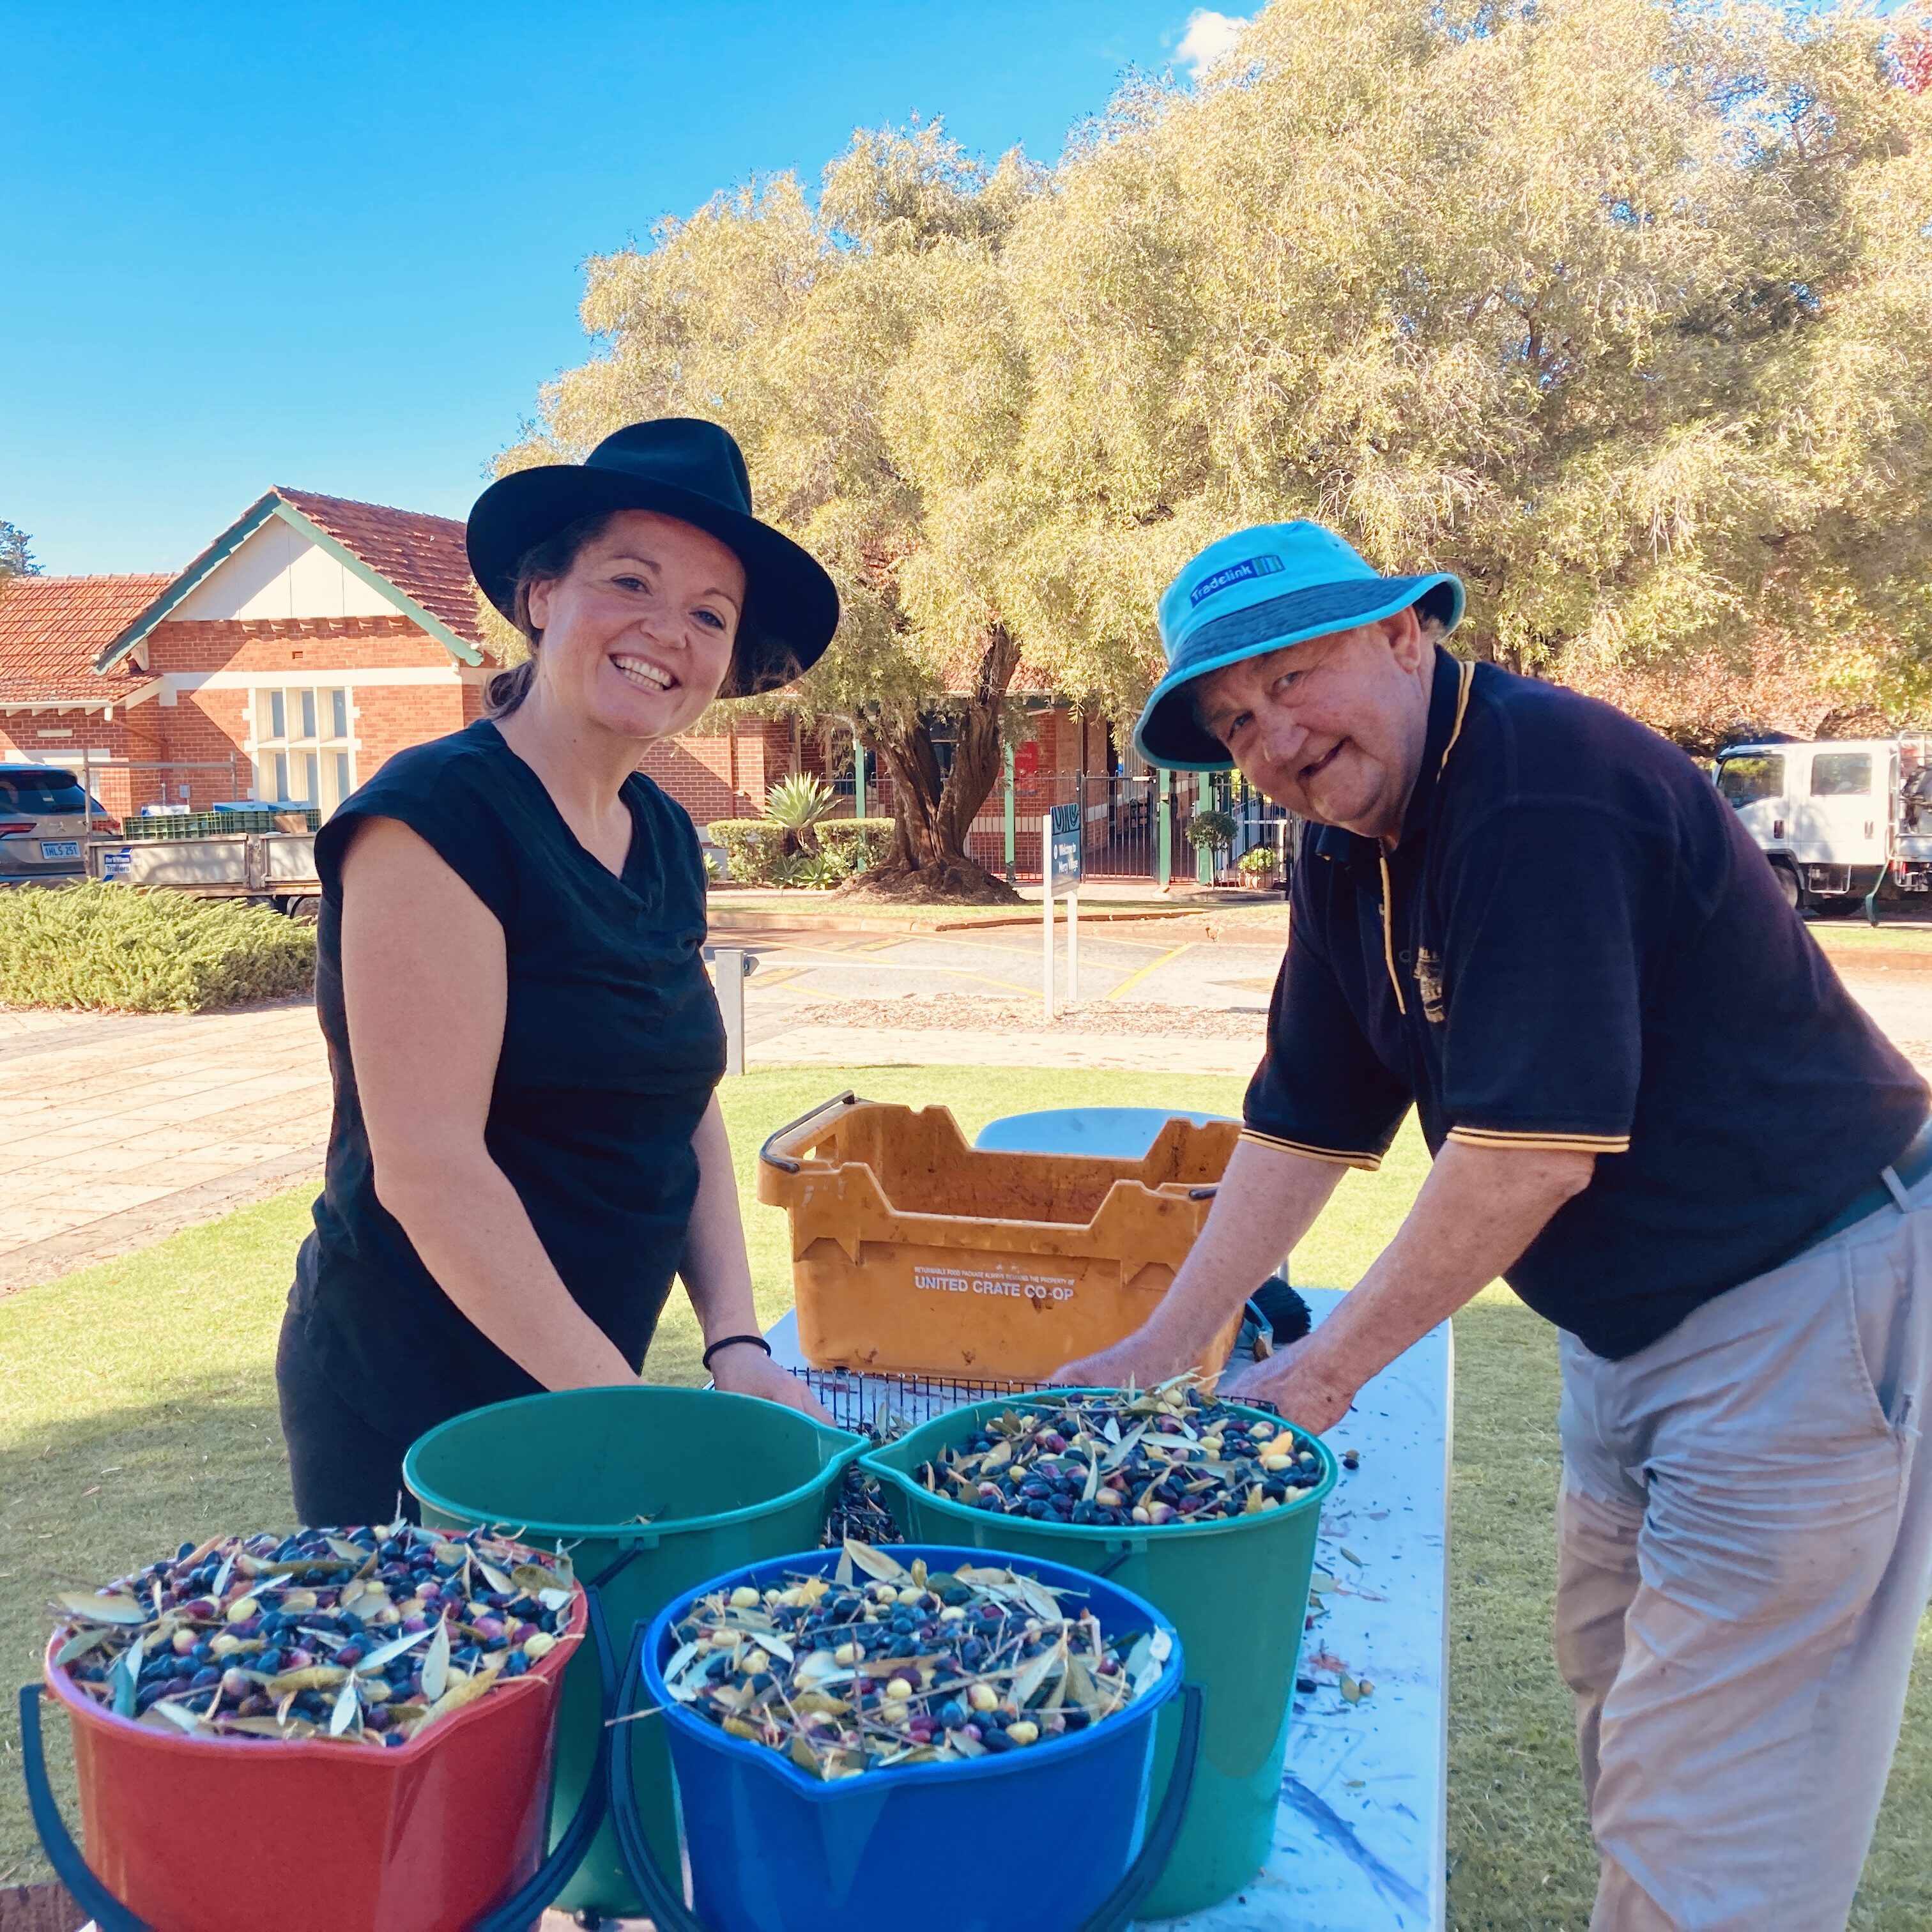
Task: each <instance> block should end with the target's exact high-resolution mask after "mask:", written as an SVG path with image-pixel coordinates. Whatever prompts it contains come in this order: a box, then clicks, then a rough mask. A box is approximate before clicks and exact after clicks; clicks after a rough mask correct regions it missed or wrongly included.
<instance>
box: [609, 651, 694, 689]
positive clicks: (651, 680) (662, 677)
mask: <svg viewBox="0 0 1932 1932" xmlns="http://www.w3.org/2000/svg"><path fill="white" fill-rule="evenodd" d="M610 661H611V663H612V664H614V665H615V666H616V668H617V671H618V674H619V676H622V678H623V679H625V682H627V683H630V684H634V685H636V686H637V688H638V689H639V690H640V691H674V690H676V688H677V685H678V683H679V679H677V678H676V677H675V676H673V675H672V673H670V672H669V671H667V670H665V669H664V666H663V665H662V664H653V663H652V661H651V660H650V659H649V658H640V657H633V656H631V655H628V653H619V652H612V654H611V657H610Z"/></svg>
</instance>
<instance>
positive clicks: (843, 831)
mask: <svg viewBox="0 0 1932 1932" xmlns="http://www.w3.org/2000/svg"><path fill="white" fill-rule="evenodd" d="M896 822H897V821H896V820H892V819H889V818H823V819H820V820H819V822H818V824H817V827H816V828H815V829H816V830H817V834H818V843H819V847H820V850H823V851H825V852H828V853H831V854H832V855H833V856H835V857H836V858H839V859H843V860H844V863H845V869H846V871H847V872H848V873H851V872H862V871H865V870H867V869H868V868H869V867H871V866H873V865H877V864H878V863H879V862H880V860H882V859H883V858H884V857H885V856H886V853H888V852H889V851H890V850H892V827H893V826H894V824H895V823H896Z"/></svg>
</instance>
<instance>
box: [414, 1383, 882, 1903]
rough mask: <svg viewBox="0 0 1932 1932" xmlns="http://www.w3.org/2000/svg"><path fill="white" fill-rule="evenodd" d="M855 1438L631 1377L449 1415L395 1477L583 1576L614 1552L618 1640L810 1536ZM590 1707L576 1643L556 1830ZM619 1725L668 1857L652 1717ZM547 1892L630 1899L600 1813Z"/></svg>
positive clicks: (582, 1756) (649, 1824)
mask: <svg viewBox="0 0 1932 1932" xmlns="http://www.w3.org/2000/svg"><path fill="white" fill-rule="evenodd" d="M863 1448H865V1442H864V1441H863V1439H862V1438H860V1437H858V1436H850V1435H847V1433H845V1432H844V1430H838V1429H829V1428H827V1427H825V1426H824V1424H822V1423H817V1422H814V1421H812V1420H811V1418H809V1417H808V1416H805V1415H800V1414H799V1412H797V1411H796V1409H782V1408H780V1407H779V1406H778V1405H777V1404H776V1403H769V1402H759V1401H757V1400H754V1399H753V1398H752V1397H749V1396H739V1395H724V1394H719V1393H718V1392H717V1391H713V1390H708V1389H678V1388H645V1387H643V1385H639V1384H627V1385H624V1386H622V1387H620V1388H598V1389H566V1390H561V1391H557V1392H556V1393H555V1394H549V1395H533V1396H526V1397H522V1398H521V1399H520V1400H517V1401H515V1402H502V1403H496V1404H495V1405H494V1406H492V1407H490V1408H488V1409H472V1410H471V1411H470V1412H469V1414H468V1415H459V1416H456V1417H455V1418H452V1420H451V1421H448V1422H446V1423H443V1424H440V1426H439V1427H437V1428H434V1429H432V1430H431V1431H430V1432H429V1433H428V1435H427V1436H424V1437H422V1439H421V1440H420V1441H419V1442H416V1444H415V1445H413V1447H412V1448H411V1449H410V1452H409V1454H408V1455H407V1456H406V1457H404V1459H403V1480H404V1481H405V1482H406V1483H407V1484H409V1487H410V1494H411V1495H412V1496H415V1497H416V1499H417V1501H418V1502H420V1503H421V1504H422V1517H423V1521H424V1522H425V1523H426V1524H428V1525H430V1526H431V1527H433V1528H441V1529H469V1528H470V1527H472V1526H474V1525H476V1524H480V1523H507V1524H514V1525H515V1526H517V1529H518V1531H519V1532H520V1535H522V1537H523V1540H524V1541H526V1542H531V1543H542V1544H551V1545H561V1546H562V1547H565V1548H567V1549H568V1550H569V1552H570V1554H571V1559H572V1561H573V1562H574V1564H575V1565H576V1568H577V1576H578V1577H579V1578H580V1580H583V1582H586V1583H594V1582H595V1581H596V1580H597V1579H598V1577H605V1576H607V1580H606V1581H605V1582H604V1584H603V1586H602V1589H603V1601H604V1615H605V1616H606V1617H607V1619H608V1620H609V1622H610V1628H611V1629H612V1631H613V1632H615V1633H616V1634H617V1635H618V1638H619V1641H620V1642H621V1641H622V1638H623V1637H624V1636H625V1634H628V1631H629V1630H630V1628H631V1625H632V1624H633V1623H634V1622H636V1621H637V1619H640V1618H648V1617H652V1616H655V1615H656V1614H657V1613H658V1610H661V1608H662V1607H664V1604H667V1603H668V1602H669V1601H670V1599H671V1598H673V1597H675V1596H676V1595H679V1593H680V1592H683V1591H686V1590H688V1589H690V1588H691V1586H693V1585H694V1584H697V1583H703V1581H704V1580H705V1579H706V1577H716V1576H719V1575H721V1574H723V1573H724V1571H727V1570H736V1569H741V1568H745V1566H747V1565H751V1564H754V1563H759V1562H763V1561H764V1560H765V1559H766V1558H768V1557H772V1556H784V1555H785V1554H786V1553H787V1552H789V1551H792V1550H810V1549H812V1548H814V1547H815V1546H816V1545H817V1543H818V1541H819V1538H820V1536H821V1535H823V1532H824V1529H825V1520H826V1515H827V1514H828V1513H829V1511H830V1509H831V1507H832V1502H833V1499H835V1496H837V1494H838V1487H839V1484H840V1483H841V1481H842V1480H843V1478H844V1473H845V1469H846V1467H847V1465H848V1464H849V1463H850V1462H851V1461H852V1460H853V1458H854V1457H856V1456H857V1455H858V1454H859V1451H861V1450H862V1449H863ZM640 1517H648V1518H649V1521H648V1522H640V1521H639V1520H638V1519H639V1518H640ZM619 1564H621V1565H622V1568H619V1569H617V1570H616V1571H615V1572H614V1574H608V1575H607V1573H610V1572H611V1571H612V1568H613V1565H619ZM602 1721H603V1719H602V1700H601V1686H600V1685H599V1683H598V1674H597V1663H596V1659H595V1657H594V1655H591V1654H590V1652H589V1646H587V1645H586V1646H579V1647H578V1653H577V1656H576V1657H575V1658H573V1659H572V1660H571V1665H570V1668H569V1670H568V1671H567V1672H566V1673H565V1677H564V1685H563V1705H562V1715H561V1717H560V1718H559V1728H558V1733H557V1748H556V1784H555V1790H554V1794H553V1797H552V1799H551V1804H550V1830H551V1835H552V1838H553V1841H554V1839H555V1838H556V1837H557V1836H558V1835H561V1833H562V1831H563V1829H564V1828H565V1826H567V1825H568V1823H569V1822H570V1819H571V1814H572V1813H573V1812H574V1811H575V1810H576V1808H577V1799H578V1798H579V1797H580V1796H581V1795H582V1792H583V1786H584V1784H585V1782H586V1780H587V1779H588V1778H589V1775H590V1773H591V1769H592V1764H593V1763H594V1761H595V1757H596V1750H597V1734H598V1728H599V1727H600V1726H601V1723H602ZM623 1730H624V1732H625V1733H626V1734H627V1736H628V1741H629V1745H630V1749H631V1776H632V1778H634V1780H635V1781H636V1784H637V1796H638V1802H639V1806H640V1809H641V1811H642V1812H643V1819H644V1826H645V1830H646V1833H647V1835H649V1839H650V1841H651V1845H652V1849H654V1850H655V1852H656V1853H657V1855H658V1858H659V1860H660V1861H661V1862H662V1863H663V1864H664V1866H665V1867H667V1869H669V1870H676V1868H677V1858H678V1849H677V1823H676V1816H675V1814H674V1812H673V1804H672V1798H671V1781H670V1757H669V1755H668V1754H667V1750H666V1748H665V1744H664V1730H663V1727H661V1725H658V1724H626V1725H625V1726H624V1727H623ZM613 1775H616V1773H615V1768H614V1767H613ZM557 1903H558V1904H559V1906H561V1907H562V1909H565V1910H569V1911H580V1910H583V1909H589V1910H592V1911H595V1912H599V1913H601V1914H602V1915H604V1916H605V1917H607V1918H608V1917H619V1916H622V1915H625V1914H628V1913H633V1912H638V1911H640V1910H641V1909H642V1906H641V1902H640V1900H639V1899H638V1898H637V1894H635V1893H634V1891H632V1890H631V1884H630V1881H629V1880H628V1879H627V1878H626V1877H625V1876H624V1870H623V1867H622V1864H621V1863H620V1862H619V1859H618V1855H617V1846H616V1838H615V1837H614V1836H613V1833H612V1832H611V1829H610V1826H609V1825H608V1824H606V1825H605V1826H604V1828H603V1829H602V1830H601V1831H600V1832H598V1835H597V1837H596V1839H595V1841H594V1842H593V1843H592V1845H591V1847H590V1849H589V1852H587V1853H586V1855H585V1857H584V1860H583V1864H581V1865H580V1866H579V1867H577V1875H576V1876H575V1877H574V1878H573V1879H571V1882H570V1883H569V1884H568V1885H567V1886H565V1888H564V1890H563V1891H562V1894H561V1895H560V1896H559V1899H558V1900H557Z"/></svg>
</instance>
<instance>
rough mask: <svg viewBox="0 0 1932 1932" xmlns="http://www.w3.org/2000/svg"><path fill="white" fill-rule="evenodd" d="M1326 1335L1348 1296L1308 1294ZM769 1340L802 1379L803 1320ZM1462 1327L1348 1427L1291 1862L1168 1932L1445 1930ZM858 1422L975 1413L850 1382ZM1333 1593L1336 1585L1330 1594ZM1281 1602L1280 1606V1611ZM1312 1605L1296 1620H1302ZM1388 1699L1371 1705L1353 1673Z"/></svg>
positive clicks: (1295, 1731) (1294, 1776) (849, 1410)
mask: <svg viewBox="0 0 1932 1932" xmlns="http://www.w3.org/2000/svg"><path fill="white" fill-rule="evenodd" d="M1301 1292H1302V1294H1303V1295H1304V1297H1305V1298H1306V1299H1307V1301H1308V1304H1309V1307H1310V1313H1312V1314H1313V1316H1314V1318H1315V1319H1316V1322H1318V1323H1319V1322H1320V1321H1322V1319H1323V1318H1324V1317H1325V1316H1327V1315H1328V1313H1330V1311H1331V1310H1333V1309H1334V1306H1335V1304H1337V1302H1338V1301H1340V1300H1341V1295H1340V1293H1339V1292H1337V1291H1336V1290H1334V1289H1303V1290H1302V1291H1301ZM766 1339H767V1340H769V1342H770V1343H771V1345H772V1358H773V1359H774V1360H775V1361H778V1363H780V1364H782V1365H783V1366H784V1367H787V1368H793V1369H802V1367H804V1366H805V1364H804V1359H803V1358H802V1356H801V1355H799V1349H798V1332H797V1327H796V1320H795V1319H794V1317H793V1316H790V1315H789V1314H787V1315H786V1316H784V1317H783V1319H781V1320H780V1321H779V1322H778V1324H777V1325H776V1326H775V1327H774V1328H772V1329H770V1330H769V1331H768V1333H767V1336H766ZM1452 1362H1453V1344H1452V1340H1451V1333H1450V1329H1449V1326H1448V1324H1447V1323H1446V1322H1445V1324H1444V1325H1442V1327H1441V1328H1437V1329H1436V1330H1434V1331H1433V1332H1432V1333H1430V1334H1428V1335H1426V1336H1425V1337H1424V1338H1423V1339H1422V1340H1421V1341H1420V1342H1419V1343H1417V1344H1416V1346H1415V1347H1414V1348H1413V1349H1411V1350H1409V1353H1408V1354H1407V1355H1404V1356H1403V1357H1402V1358H1400V1360H1399V1361H1396V1362H1394V1363H1393V1364H1391V1365H1390V1367H1388V1368H1387V1369H1385V1370H1383V1372H1382V1373H1381V1374H1380V1375H1379V1376H1376V1379H1374V1381H1373V1382H1370V1384H1369V1385H1368V1386H1367V1388H1364V1390H1363V1391H1362V1393H1361V1396H1360V1397H1358V1399H1357V1400H1356V1403H1355V1407H1354V1408H1353V1409H1351V1410H1350V1411H1349V1414H1348V1415H1347V1416H1346V1418H1344V1419H1343V1421H1341V1422H1340V1424H1337V1426H1336V1427H1335V1428H1334V1429H1333V1430H1331V1431H1330V1432H1329V1433H1328V1444H1329V1446H1330V1447H1331V1448H1333V1449H1334V1451H1335V1452H1336V1454H1337V1455H1338V1456H1339V1455H1343V1454H1346V1452H1348V1451H1351V1450H1353V1451H1355V1453H1356V1455H1357V1457H1358V1467H1356V1468H1355V1469H1346V1468H1345V1469H1344V1471H1343V1475H1342V1479H1341V1481H1340V1484H1338V1485H1337V1487H1336V1490H1335V1492H1334V1495H1333V1496H1331V1498H1330V1499H1329V1502H1328V1505H1327V1507H1326V1508H1325V1509H1324V1510H1323V1511H1322V1529H1321V1535H1320V1541H1319V1548H1318V1554H1317V1556H1316V1563H1317V1565H1318V1568H1319V1571H1320V1572H1321V1573H1322V1577H1326V1578H1329V1579H1332V1580H1333V1587H1332V1588H1324V1589H1320V1590H1319V1592H1318V1594H1319V1598H1320V1601H1321V1605H1322V1608H1321V1610H1320V1611H1319V1614H1318V1616H1317V1619H1316V1624H1315V1627H1314V1628H1313V1629H1312V1630H1310V1631H1308V1632H1307V1634H1306V1635H1305V1636H1304V1638H1303V1640H1302V1653H1301V1676H1302V1679H1303V1680H1304V1682H1306V1681H1307V1680H1309V1679H1313V1681H1314V1682H1315V1683H1316V1687H1317V1688H1316V1689H1315V1690H1314V1691H1312V1692H1309V1693H1307V1694H1298V1696H1297V1697H1296V1699H1295V1722H1294V1724H1292V1727H1290V1730H1289V1745H1288V1760H1287V1763H1286V1766H1284V1767H1283V1774H1282V1784H1281V1806H1280V1811H1279V1812H1278V1813H1277V1817H1276V1822H1275V1835H1274V1849H1273V1851H1272V1852H1271V1853H1270V1855H1269V1858H1268V1864H1267V1865H1266V1867H1265V1868H1264V1870H1262V1871H1261V1872H1259V1873H1257V1874H1256V1877H1255V1879H1254V1882H1253V1884H1251V1885H1249V1886H1248V1887H1247V1888H1246V1890H1244V1891H1242V1892H1241V1893H1240V1894H1238V1896H1237V1897H1235V1898H1233V1899H1230V1900H1228V1901H1227V1902H1226V1903H1223V1904H1221V1905H1218V1906H1215V1907H1214V1909H1212V1910H1211V1911H1208V1912H1196V1913H1194V1914H1193V1915H1190V1917H1188V1918H1179V1919H1172V1920H1167V1921H1162V1923H1163V1924H1164V1925H1165V1926H1166V1927H1169V1928H1171V1932H1180V1928H1181V1927H1186V1928H1187V1932H1441V1928H1442V1926H1443V1924H1444V1922H1445V1909H1446V1904H1447V1895H1446V1885H1445V1880H1446V1876H1447V1869H1448V1701H1447V1692H1448V1503H1449V1455H1450V1416H1451V1409H1450V1394H1451V1370H1452ZM836 1394H837V1396H838V1412H839V1414H840V1416H841V1419H844V1418H855V1419H856V1418H873V1417H876V1416H878V1415H881V1414H884V1415H897V1416H899V1417H901V1418H904V1421H906V1422H907V1423H908V1424H918V1423H920V1422H922V1421H925V1420H926V1418H927V1417H928V1416H929V1415H933V1414H935V1413H937V1412H939V1410H940V1409H943V1408H944V1407H946V1406H950V1403H952V1402H953V1401H956V1400H957V1399H958V1398H957V1397H956V1396H951V1395H948V1396H942V1395H941V1394H939V1392H938V1390H937V1389H936V1388H932V1387H930V1386H929V1385H921V1384H910V1385H909V1384H907V1383H905V1382H901V1381H898V1380H897V1379H894V1378H891V1377H887V1376H859V1375H850V1376H841V1377H839V1378H838V1388H837V1390H836ZM1319 1581H1320V1579H1319V1578H1318V1583H1319ZM1272 1609H1273V1607H1271V1610H1272ZM1303 1612H1304V1607H1303V1606H1302V1605H1300V1604H1292V1605H1283V1606H1280V1610H1279V1613H1280V1614H1283V1615H1290V1616H1300V1615H1301V1614H1303ZM1344 1673H1346V1675H1347V1676H1348V1677H1349V1679H1351V1680H1352V1681H1353V1682H1355V1683H1357V1684H1358V1685H1360V1684H1361V1683H1363V1682H1367V1684H1369V1685H1370V1686H1372V1687H1373V1688H1371V1689H1370V1691H1369V1692H1368V1694H1367V1696H1365V1697H1363V1698H1362V1699H1361V1701H1360V1702H1358V1703H1351V1702H1350V1701H1349V1700H1348V1699H1347V1698H1346V1697H1344V1696H1343V1691H1342V1688H1341V1685H1342V1679H1343V1674H1344Z"/></svg>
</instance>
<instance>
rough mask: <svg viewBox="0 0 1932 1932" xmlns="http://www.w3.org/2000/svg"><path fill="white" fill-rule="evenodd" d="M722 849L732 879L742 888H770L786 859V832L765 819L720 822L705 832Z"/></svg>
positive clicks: (720, 820) (726, 819)
mask: <svg viewBox="0 0 1932 1932" xmlns="http://www.w3.org/2000/svg"><path fill="white" fill-rule="evenodd" d="M706 829H708V830H709V832H710V834H711V842H712V844H714V845H721V846H723V847H724V857H725V859H726V861H727V863H728V864H729V865H730V868H731V876H732V877H733V878H734V879H736V880H738V881H739V883H741V884H743V885H748V886H757V885H769V884H770V883H772V880H774V879H775V877H776V876H777V873H778V865H779V862H781V860H782V859H784V856H785V829H784V826H782V825H774V824H773V823H772V822H771V820H769V819H766V818H721V819H719V820H717V821H716V823H714V824H712V825H711V826H708V827H707V828H706Z"/></svg>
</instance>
